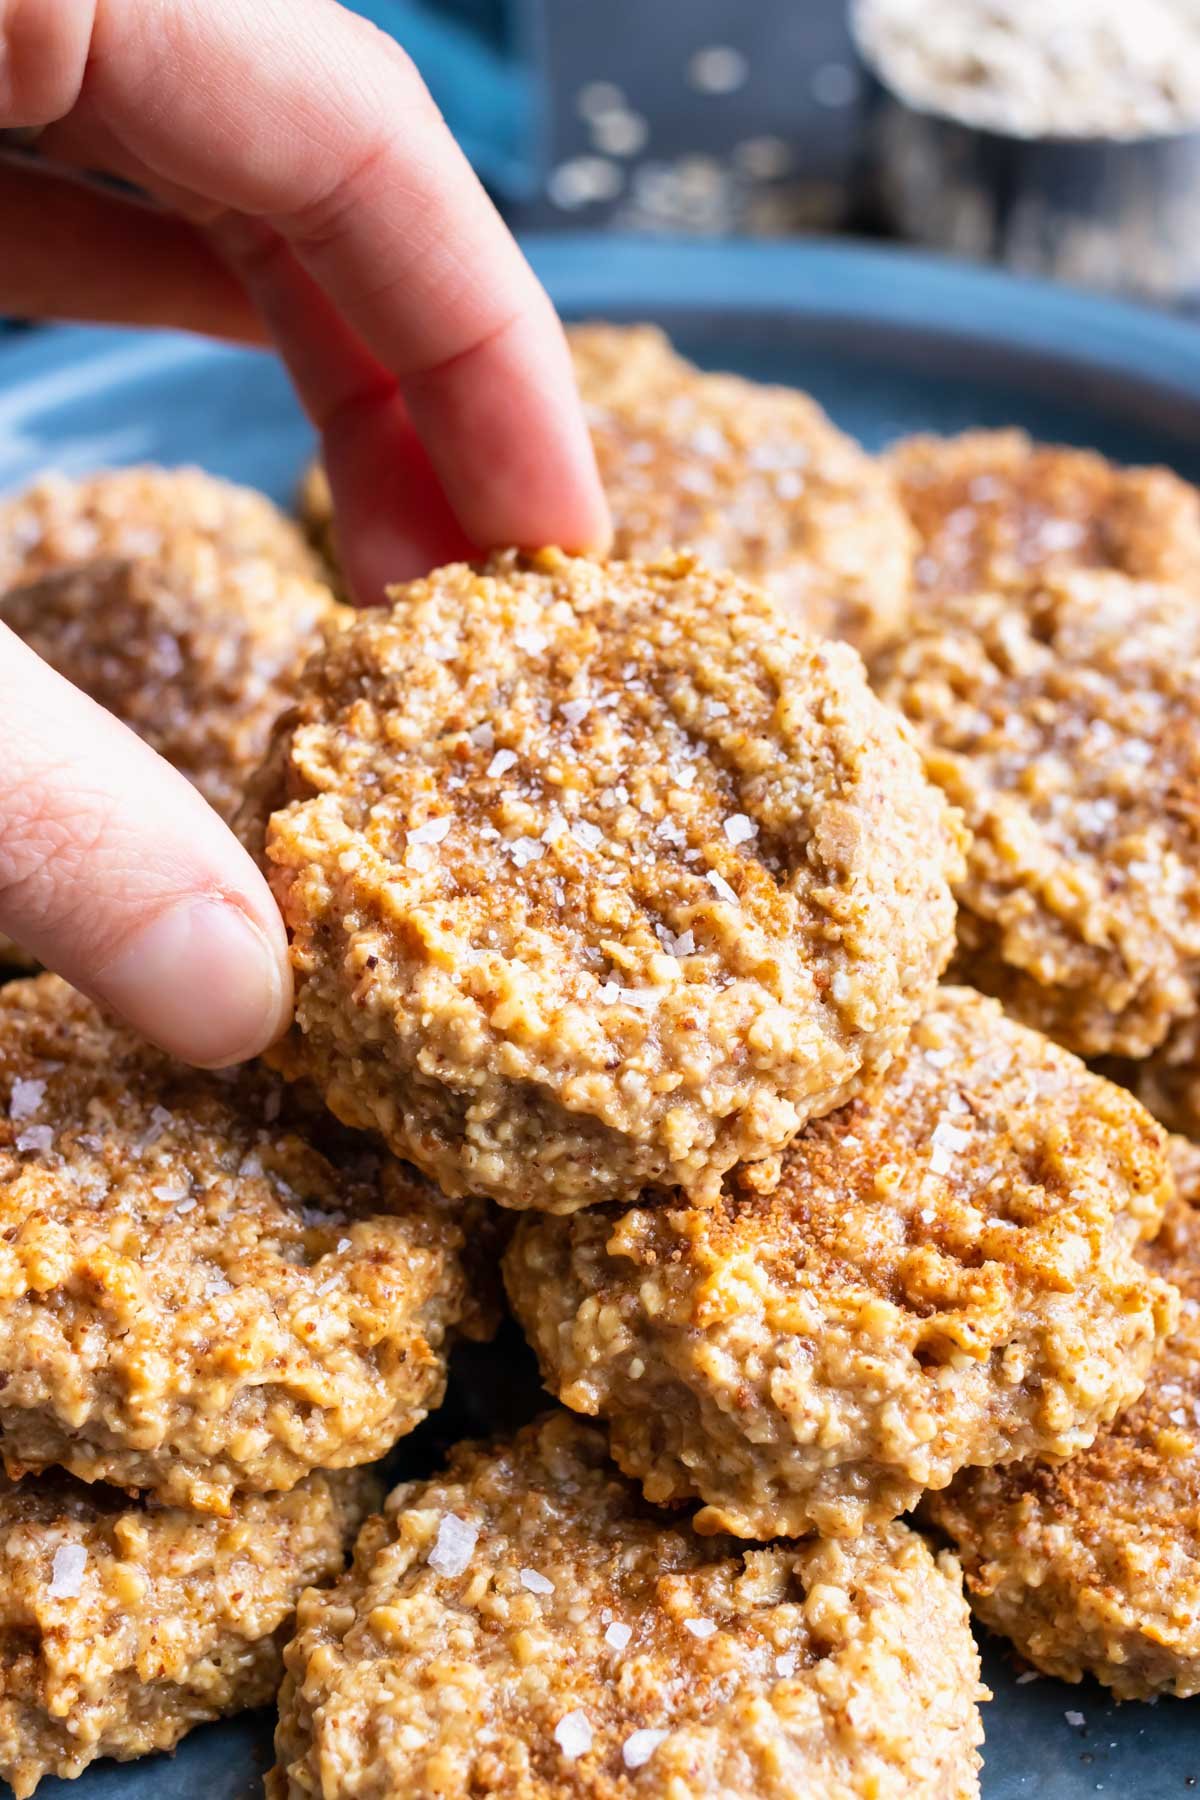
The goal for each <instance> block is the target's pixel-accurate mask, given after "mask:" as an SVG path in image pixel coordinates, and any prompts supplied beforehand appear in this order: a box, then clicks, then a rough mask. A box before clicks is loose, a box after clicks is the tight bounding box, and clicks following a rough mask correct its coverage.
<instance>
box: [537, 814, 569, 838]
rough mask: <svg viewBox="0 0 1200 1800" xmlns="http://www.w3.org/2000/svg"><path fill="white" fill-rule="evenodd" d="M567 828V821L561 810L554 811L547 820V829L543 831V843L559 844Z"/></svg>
mask: <svg viewBox="0 0 1200 1800" xmlns="http://www.w3.org/2000/svg"><path fill="white" fill-rule="evenodd" d="M566 829H567V821H566V820H565V819H564V818H563V816H562V814H561V813H560V812H552V813H551V814H550V817H549V819H548V820H547V821H546V829H545V831H543V833H542V842H543V844H557V842H558V840H559V838H560V837H562V835H563V833H564V832H565V831H566Z"/></svg>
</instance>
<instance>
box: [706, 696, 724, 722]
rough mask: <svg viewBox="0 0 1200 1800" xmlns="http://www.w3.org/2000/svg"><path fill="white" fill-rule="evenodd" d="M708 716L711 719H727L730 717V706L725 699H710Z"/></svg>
mask: <svg viewBox="0 0 1200 1800" xmlns="http://www.w3.org/2000/svg"><path fill="white" fill-rule="evenodd" d="M708 716H709V718H710V719H727V718H728V717H729V708H728V707H727V706H726V704H725V702H724V701H723V700H710V701H709V703H708Z"/></svg>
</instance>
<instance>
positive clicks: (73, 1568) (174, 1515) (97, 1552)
mask: <svg viewBox="0 0 1200 1800" xmlns="http://www.w3.org/2000/svg"><path fill="white" fill-rule="evenodd" d="M380 1492H381V1489H380V1486H379V1484H378V1482H377V1480H376V1478H375V1476H374V1475H373V1474H371V1473H369V1472H366V1471H363V1470H358V1469H355V1470H350V1471H348V1472H345V1473H342V1474H338V1475H324V1474H315V1475H309V1476H308V1477H307V1478H306V1479H305V1480H304V1481H302V1482H301V1483H300V1484H299V1486H297V1487H294V1488H293V1489H292V1490H291V1492H290V1493H287V1494H252V1495H246V1496H245V1497H243V1498H242V1499H241V1500H239V1502H238V1508H237V1512H236V1514H235V1516H234V1517H233V1518H230V1519H214V1518H211V1517H205V1516H204V1515H203V1514H200V1513H191V1512H185V1511H183V1510H182V1509H181V1508H178V1507H156V1506H152V1505H148V1504H147V1503H146V1502H145V1501H144V1500H140V1499H133V1500H131V1499H130V1498H129V1497H128V1496H127V1495H124V1494H121V1493H119V1492H118V1491H117V1490H116V1489H115V1488H110V1487H103V1486H97V1487H85V1486H84V1485H83V1484H82V1483H81V1482H77V1481H75V1480H74V1479H73V1478H72V1477H71V1476H69V1475H64V1474H61V1473H59V1472H55V1473H52V1474H47V1475H38V1476H29V1477H28V1478H27V1479H26V1480H24V1481H21V1482H17V1483H14V1482H10V1481H8V1480H6V1479H5V1478H4V1477H3V1476H0V1779H3V1780H5V1781H8V1782H11V1784H12V1787H13V1791H14V1794H15V1796H16V1800H26V1796H27V1795H29V1794H32V1793H33V1791H34V1789H35V1788H36V1787H37V1785H38V1782H39V1781H41V1779H42V1778H43V1776H46V1775H60V1776H65V1777H67V1778H71V1777H73V1776H76V1775H78V1774H80V1773H81V1771H82V1770H83V1769H85V1768H86V1767H87V1765H88V1764H89V1763H91V1762H94V1761H95V1760H96V1758H97V1757H101V1756H115V1757H118V1758H120V1760H121V1761H123V1762H124V1761H128V1760H130V1759H131V1758H133V1757H137V1756H148V1755H150V1754H151V1752H152V1751H155V1750H169V1749H170V1748H171V1747H172V1745H174V1744H177V1743H178V1742H179V1740H180V1738H182V1737H184V1736H185V1735H186V1733H187V1732H189V1731H191V1730H192V1728H193V1726H196V1725H199V1724H202V1723H203V1722H204V1721H205V1720H206V1719H216V1718H221V1717H223V1716H226V1715H228V1714H230V1713H235V1712H242V1711H245V1710H246V1709H247V1708H249V1707H253V1706H262V1705H265V1704H266V1703H267V1702H268V1701H269V1700H271V1699H272V1697H273V1696H274V1694H275V1691H276V1689H277V1687H278V1685H279V1680H280V1677H281V1675H282V1672H283V1641H284V1638H285V1636H286V1634H287V1631H288V1627H289V1624H290V1622H291V1619H292V1615H293V1613H294V1610H295V1606H296V1601H297V1600H298V1599H299V1597H300V1594H301V1593H302V1592H303V1590H304V1589H305V1588H307V1587H308V1586H309V1585H310V1584H311V1583H314V1582H322V1581H329V1580H331V1579H332V1578H333V1577H334V1576H335V1575H338V1574H339V1573H340V1572H341V1570H342V1568H343V1565H344V1563H345V1555H346V1551H347V1550H348V1549H349V1547H350V1545H351V1543H352V1542H353V1540H354V1534H355V1532H356V1531H357V1530H358V1527H359V1525H360V1524H361V1523H362V1520H363V1518H364V1517H365V1515H366V1514H367V1513H368V1512H369V1511H370V1509H371V1507H372V1506H374V1505H376V1504H377V1503H378V1499H379V1496H380Z"/></svg>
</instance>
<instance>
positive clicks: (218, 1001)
mask: <svg viewBox="0 0 1200 1800" xmlns="http://www.w3.org/2000/svg"><path fill="white" fill-rule="evenodd" d="M88 985H89V991H90V992H91V994H92V995H93V997H94V998H95V999H97V1000H100V1001H102V1002H104V1003H105V1004H106V1005H108V1006H110V1007H111V1008H112V1009H113V1010H114V1011H115V1012H117V1013H119V1014H120V1015H121V1017H122V1018H123V1019H125V1020H126V1022H127V1023H128V1024H129V1025H131V1026H132V1027H133V1029H134V1030H135V1031H137V1032H139V1033H140V1034H141V1035H142V1036H143V1037H147V1038H149V1039H150V1040H151V1042H153V1043H155V1044H157V1045H158V1046H159V1047H160V1049H163V1050H166V1051H167V1052H168V1053H169V1054H170V1055H172V1056H177V1057H179V1059H180V1060H181V1061H182V1062H187V1063H192V1064H194V1065H195V1066H196V1067H198V1068H208V1069H219V1068H225V1067H228V1066H229V1065H230V1064H232V1063H239V1062H246V1061H248V1060H249V1058H251V1057H253V1056H258V1055H260V1054H261V1052H262V1051H264V1050H266V1049H268V1048H269V1046H270V1045H271V1044H273V1043H274V1042H275V1041H276V1039H278V1038H279V1037H281V1036H282V1034H283V1032H284V1031H285V1030H286V1029H287V1026H288V1023H289V1021H290V1019H291V1014H292V976H291V969H290V967H289V964H288V957H287V943H286V937H285V934H284V931H283V924H282V921H281V920H279V919H278V916H277V915H276V918H275V919H274V921H271V920H268V921H267V922H266V924H265V926H264V924H263V923H260V922H259V921H258V920H257V919H255V918H252V917H251V916H250V914H249V913H248V912H247V911H246V910H245V908H244V907H243V906H242V905H241V904H239V903H238V901H237V900H235V899H230V898H227V897H225V896H222V895H190V896H188V897H187V898H185V899H177V900H174V901H172V902H171V903H169V904H168V905H166V906H164V907H162V908H161V909H160V910H158V911H157V912H155V913H152V914H151V915H150V917H149V918H148V919H147V920H146V921H145V922H144V923H141V924H139V926H138V928H137V930H136V931H135V932H134V933H133V935H132V936H131V937H128V938H127V939H126V940H125V942H124V943H123V944H122V946H121V948H120V950H119V951H118V952H117V954H116V955H115V956H114V957H112V958H111V959H110V961H109V962H108V963H106V964H105V965H104V966H102V967H101V968H99V969H97V970H96V971H95V972H94V974H93V976H92V979H91V981H90V982H89V984H88Z"/></svg>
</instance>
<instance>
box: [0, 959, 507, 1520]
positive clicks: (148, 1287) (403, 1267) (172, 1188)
mask: <svg viewBox="0 0 1200 1800" xmlns="http://www.w3.org/2000/svg"><path fill="white" fill-rule="evenodd" d="M481 1229H486V1227H485V1225H484V1224H483V1223H482V1221H481V1218H480V1213H479V1209H478V1208H469V1207H465V1206H463V1205H462V1204H451V1203H448V1202H445V1201H443V1200H442V1199H441V1197H440V1196H439V1195H437V1194H436V1193H435V1192H434V1191H433V1190H432V1189H431V1188H430V1187H429V1186H428V1185H427V1184H426V1183H424V1182H423V1181H421V1180H420V1179H419V1178H418V1177H417V1176H416V1175H415V1174H414V1173H413V1172H412V1171H411V1170H409V1169H406V1168H405V1167H404V1166H402V1165H401V1164H398V1163H396V1162H394V1161H393V1160H392V1158H391V1157H389V1156H387V1155H386V1154H384V1153H382V1152H381V1151H380V1150H379V1149H378V1148H377V1146H376V1145H375V1144H374V1143H373V1142H372V1141H371V1140H370V1139H368V1138H365V1137H358V1136H351V1135H349V1134H347V1133H345V1132H343V1131H341V1130H340V1129H339V1128H338V1127H337V1126H336V1125H335V1124H334V1122H333V1121H332V1120H328V1119H327V1118H326V1116H325V1114H324V1113H323V1111H322V1110H321V1109H320V1108H318V1107H316V1106H314V1105H313V1104H311V1103H308V1104H306V1103H305V1100H304V1098H303V1096H302V1095H300V1094H299V1093H295V1092H291V1091H289V1090H288V1089H287V1087H286V1084H285V1083H283V1082H282V1081H281V1080H280V1079H279V1078H278V1077H277V1076H274V1075H272V1074H271V1073H270V1072H269V1071H266V1070H264V1069H261V1068H259V1067H256V1066H255V1065H252V1064H247V1065H245V1066H243V1067H242V1068H239V1069H237V1070H227V1071H218V1072H217V1073H215V1074H210V1073H202V1072H198V1071H196V1070H194V1069H188V1068H185V1067H184V1066H183V1065H182V1064H180V1063H175V1062H172V1061H171V1060H170V1059H169V1058H168V1057H165V1056H163V1055H162V1054H161V1053H160V1052H158V1051H156V1050H153V1049H151V1048H149V1047H148V1046H147V1045H145V1044H143V1043H141V1042H140V1041H139V1040H137V1039H136V1038H134V1037H133V1036H132V1035H131V1034H130V1033H129V1032H127V1031H125V1030H124V1029H123V1028H121V1027H118V1026H116V1025H113V1024H110V1023H109V1022H108V1021H107V1020H106V1019H104V1018H103V1017H102V1016H101V1014H100V1013H99V1012H98V1011H97V1010H96V1009H95V1008H94V1007H93V1006H92V1004H91V1003H90V1001H87V1000H85V999H83V998H82V996H80V995H79V994H76V993H75V992H74V991H73V990H72V989H71V988H69V987H68V986H67V985H66V983H65V982H62V981H59V980H58V979H57V977H55V976H52V975H43V976H40V977H39V978H38V979H37V980H35V981H21V982H14V983H10V984H9V985H8V986H7V987H5V988H4V989H3V990H0V1456H2V1457H3V1460H4V1463H5V1466H6V1467H7V1469H8V1472H9V1474H10V1475H14V1476H16V1475H20V1474H23V1473H24V1472H25V1471H26V1470H40V1469H43V1468H45V1467H47V1466H48V1465H51V1464H61V1465H62V1466H64V1467H66V1468H68V1469H69V1470H70V1471H71V1472H72V1473H73V1474H75V1475H78V1476H81V1477H82V1478H83V1479H84V1480H87V1481H112V1482H114V1483H116V1484H117V1485H119V1486H123V1487H136V1488H147V1489H151V1490H153V1491H154V1492H155V1493H156V1494H157V1495H158V1496H159V1497H160V1498H162V1499H164V1500H168V1501H171V1502H172V1503H178V1504H181V1505H187V1506H192V1507H197V1508H200V1509H203V1510H206V1511H212V1512H226V1511H228V1510H229V1506H230V1496H231V1493H232V1492H233V1490H234V1489H235V1488H248V1489H254V1490H265V1489H269V1488H288V1487H291V1486H292V1484H293V1483H294V1482H297V1481H299V1480H300V1479H301V1478H302V1477H303V1476H305V1475H306V1474H308V1472H309V1471H310V1470H311V1469H313V1468H322V1467H323V1468H344V1467H347V1466H352V1465H357V1464H360V1463H366V1462H371V1461H373V1460H374V1459H375V1458H377V1457H379V1456H382V1455H383V1454H384V1452H385V1451H386V1450H388V1449H390V1447H391V1446H392V1444H393V1443H394V1442H395V1441H396V1439H397V1438H399V1437H401V1436H402V1435H403V1434H404V1433H405V1432H407V1431H411V1430H412V1428H413V1427H414V1426H415V1425H417V1424H418V1423H419V1422H420V1420H421V1419H422V1418H424V1416H425V1414H426V1413H427V1412H428V1411H429V1409H430V1408H431V1407H433V1406H436V1405H437V1404H438V1403H439V1401H440V1399H441V1396H442V1392H443V1389H444V1386H445V1357H446V1352H447V1350H448V1348H449V1344H448V1338H449V1335H450V1334H451V1332H452V1330H453V1328H454V1327H455V1326H456V1325H459V1324H461V1325H463V1326H464V1327H465V1328H469V1329H477V1328H479V1326H480V1320H479V1318H478V1315H477V1312H476V1307H477V1301H476V1298H475V1296H473V1295H472V1294H471V1292H470V1291H469V1289H468V1282H467V1277H466V1275H465V1272H464V1268H463V1255H464V1241H465V1239H466V1238H467V1237H468V1236H469V1235H471V1234H477V1233H478V1232H479V1231H480V1230H481Z"/></svg>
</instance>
